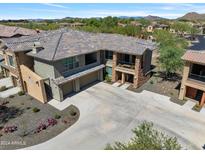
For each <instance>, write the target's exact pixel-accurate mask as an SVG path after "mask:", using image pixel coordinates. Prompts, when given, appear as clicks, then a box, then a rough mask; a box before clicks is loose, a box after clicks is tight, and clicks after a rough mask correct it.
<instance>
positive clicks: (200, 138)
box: [27, 82, 205, 149]
mask: <svg viewBox="0 0 205 154" xmlns="http://www.w3.org/2000/svg"><path fill="white" fill-rule="evenodd" d="M68 103H72V104H74V105H76V106H77V107H78V108H79V110H80V113H81V115H80V118H79V120H78V121H77V123H75V124H74V125H73V126H72V127H70V128H68V129H67V130H65V131H64V132H63V133H61V134H59V135H58V136H56V137H54V138H53V139H51V140H48V141H47V142H44V143H41V144H39V145H35V146H32V147H29V148H27V149H104V148H105V146H106V144H107V143H113V142H114V141H127V140H128V139H129V138H130V137H131V136H132V132H131V129H133V128H134V127H136V126H137V125H139V124H140V123H141V122H142V121H144V120H147V121H152V122H153V123H154V125H155V127H156V128H158V129H160V130H161V131H163V132H165V133H167V134H168V135H171V136H176V137H177V138H178V140H179V142H180V143H181V144H182V146H183V147H184V149H201V148H202V146H203V145H204V144H205V129H204V126H205V116H204V115H202V114H200V113H196V112H194V111H191V110H189V109H187V108H184V107H183V106H179V105H177V104H174V103H172V102H170V101H169V98H168V97H165V96H162V95H159V94H155V93H152V92H148V91H143V92H142V93H140V94H138V93H134V92H131V91H128V90H124V89H121V88H119V87H114V86H111V85H108V84H105V83H102V82H101V83H98V84H96V85H94V86H92V87H90V88H88V89H87V90H84V91H82V92H80V93H78V94H76V95H74V96H72V97H71V98H70V99H68Z"/></svg>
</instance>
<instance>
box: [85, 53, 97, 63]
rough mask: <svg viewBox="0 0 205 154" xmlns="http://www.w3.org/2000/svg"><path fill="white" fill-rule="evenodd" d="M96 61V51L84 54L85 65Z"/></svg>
mask: <svg viewBox="0 0 205 154" xmlns="http://www.w3.org/2000/svg"><path fill="white" fill-rule="evenodd" d="M95 62H97V53H96V52H95V53H90V54H86V55H85V65H89V64H92V63H95Z"/></svg>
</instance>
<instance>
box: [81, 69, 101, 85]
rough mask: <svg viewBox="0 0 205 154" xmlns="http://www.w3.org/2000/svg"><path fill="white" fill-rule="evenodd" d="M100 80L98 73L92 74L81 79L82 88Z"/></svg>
mask: <svg viewBox="0 0 205 154" xmlns="http://www.w3.org/2000/svg"><path fill="white" fill-rule="evenodd" d="M97 80H98V72H94V73H90V74H88V75H86V76H83V77H81V78H80V87H84V86H86V85H88V84H90V83H92V82H95V81H97Z"/></svg>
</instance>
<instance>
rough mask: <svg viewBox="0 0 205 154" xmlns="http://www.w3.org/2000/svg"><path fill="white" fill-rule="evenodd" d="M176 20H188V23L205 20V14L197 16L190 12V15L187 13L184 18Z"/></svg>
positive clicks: (197, 14)
mask: <svg viewBox="0 0 205 154" xmlns="http://www.w3.org/2000/svg"><path fill="white" fill-rule="evenodd" d="M178 20H189V21H194V20H205V14H199V13H196V12H190V13H187V14H185V15H184V16H182V17H180V18H178Z"/></svg>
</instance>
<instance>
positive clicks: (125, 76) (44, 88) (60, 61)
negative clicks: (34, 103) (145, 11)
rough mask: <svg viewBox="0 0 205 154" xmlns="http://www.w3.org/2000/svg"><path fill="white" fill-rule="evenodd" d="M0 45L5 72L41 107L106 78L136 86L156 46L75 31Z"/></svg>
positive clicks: (146, 75) (146, 73)
mask: <svg viewBox="0 0 205 154" xmlns="http://www.w3.org/2000/svg"><path fill="white" fill-rule="evenodd" d="M1 46H2V48H1V50H2V52H3V53H4V55H6V56H5V59H6V60H5V63H4V64H2V65H1V67H2V68H3V69H4V72H5V73H6V74H8V75H9V76H11V77H12V78H14V80H15V82H17V84H16V85H17V86H20V87H22V89H23V90H24V91H26V92H27V93H28V94H30V95H31V96H33V97H35V98H36V99H38V100H40V101H41V102H43V103H45V102H47V101H48V100H49V99H51V98H53V99H56V100H58V101H63V100H64V99H65V98H66V97H67V96H69V95H70V94H72V93H73V92H78V91H80V90H81V89H82V88H83V87H85V86H86V85H89V84H91V83H93V82H96V81H102V80H103V76H104V74H105V73H106V74H108V75H110V77H111V78H112V81H113V82H115V81H119V80H120V81H121V83H125V82H132V83H133V85H134V86H135V87H139V86H140V85H142V84H143V83H144V82H146V80H147V79H148V78H149V76H150V69H151V57H152V50H153V49H154V47H155V46H154V44H153V43H151V42H149V41H145V40H139V39H136V38H133V37H126V36H122V35H117V34H100V33H97V34H95V33H87V32H81V31H74V30H57V31H49V32H44V33H41V34H38V35H36V36H28V37H21V38H18V39H16V38H14V39H5V40H3V41H2V42H1ZM10 54H11V57H9V55H10ZM11 59H12V60H11ZM12 65H13V66H12ZM14 71H16V72H15V73H14Z"/></svg>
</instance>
